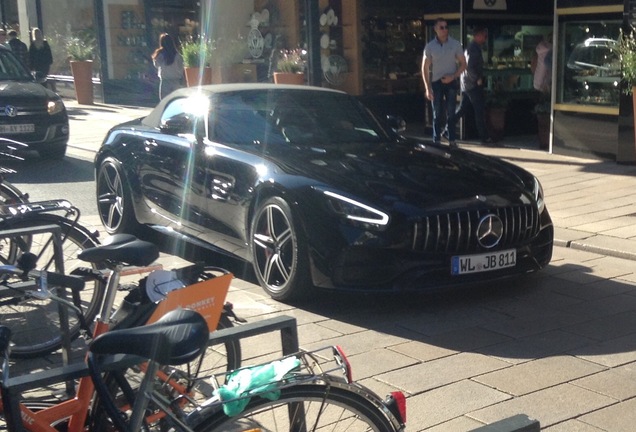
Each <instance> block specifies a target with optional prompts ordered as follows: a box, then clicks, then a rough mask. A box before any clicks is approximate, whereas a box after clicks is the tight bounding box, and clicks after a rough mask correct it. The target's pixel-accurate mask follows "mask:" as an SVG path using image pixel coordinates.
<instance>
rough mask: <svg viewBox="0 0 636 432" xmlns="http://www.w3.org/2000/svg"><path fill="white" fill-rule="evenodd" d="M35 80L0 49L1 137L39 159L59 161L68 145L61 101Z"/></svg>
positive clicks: (4, 50) (66, 118)
mask: <svg viewBox="0 0 636 432" xmlns="http://www.w3.org/2000/svg"><path fill="white" fill-rule="evenodd" d="M42 79H44V77H38V79H36V78H34V77H33V76H32V75H31V74H30V73H29V71H28V70H27V69H26V67H25V66H24V65H23V64H22V63H21V62H20V61H19V60H18V58H17V57H16V56H15V55H14V54H13V53H12V52H11V50H10V49H8V48H6V47H5V46H3V45H0V137H4V138H10V139H12V140H15V141H20V142H23V143H25V144H28V145H29V149H31V150H37V151H38V152H39V153H40V156H41V157H46V158H52V159H61V158H63V157H64V154H65V153H66V145H67V143H68V134H69V128H68V115H67V114H66V107H65V106H64V102H62V98H60V97H59V96H58V95H57V94H55V93H54V92H52V91H51V90H49V89H47V88H46V87H44V86H43V85H42V84H41V83H40V82H39V81H41V80H42Z"/></svg>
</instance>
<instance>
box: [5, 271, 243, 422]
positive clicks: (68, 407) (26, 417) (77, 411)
mask: <svg viewBox="0 0 636 432" xmlns="http://www.w3.org/2000/svg"><path fill="white" fill-rule="evenodd" d="M123 268H124V266H123V265H122V264H117V265H115V267H114V269H113V271H112V273H111V274H110V276H109V278H108V282H107V284H106V292H105V295H104V299H103V302H102V306H101V308H100V311H99V313H98V315H97V318H96V321H95V327H94V331H93V337H97V336H99V335H100V334H102V333H105V332H107V331H108V330H109V328H110V326H111V324H112V323H111V311H112V309H113V305H114V302H115V296H116V294H117V291H118V290H117V288H118V286H119V281H120V276H121V274H122V269H123ZM232 277H233V276H232V274H231V273H227V274H225V275H223V276H219V277H216V278H212V279H209V280H206V281H203V282H199V283H196V284H193V285H189V286H187V287H184V288H182V289H179V290H175V291H171V292H170V293H168V295H167V299H166V300H169V302H168V303H167V304H166V306H161V305H162V304H163V302H161V303H159V305H160V306H161V309H162V310H164V311H165V308H166V307H168V310H170V308H177V307H184V308H192V309H195V310H196V309H197V308H198V309H201V307H203V312H204V313H205V314H206V315H207V316H206V322H207V323H208V326H209V328H211V329H216V326H217V325H218V322H219V319H220V316H221V312H222V309H223V304H224V302H225V296H226V294H227V292H228V290H229V287H230V283H231V279H232ZM202 286H207V287H208V288H209V289H211V288H212V287H214V289H215V290H216V297H213V298H212V299H211V300H210V296H209V290H206V289H201V288H202ZM180 291H185V295H184V293H180ZM202 292H205V293H206V295H207V297H208V298H207V299H206V298H205V296H202V295H201V293H202ZM173 293H174V294H173ZM193 294H194V295H195V297H192V295H193ZM164 301H165V300H164ZM158 309H159V308H158ZM2 373H3V385H2V401H1V402H2V403H1V404H0V414H4V415H5V419H6V423H7V429H8V430H9V431H15V430H21V429H22V428H23V429H25V430H27V431H30V432H57V429H56V428H55V427H53V426H51V424H52V423H55V422H59V421H65V420H67V419H68V427H67V429H66V430H67V432H81V431H84V430H85V427H86V420H87V416H88V413H89V410H90V406H91V403H92V400H93V394H94V391H95V387H94V384H93V381H92V379H91V378H90V377H89V376H88V375H83V376H81V377H80V378H79V385H78V387H77V392H76V395H75V396H74V397H73V398H72V399H69V400H66V401H63V402H60V403H59V404H55V405H52V406H50V407H46V408H44V409H41V410H37V411H34V410H31V409H29V408H28V407H27V406H26V405H25V404H23V403H20V404H19V409H20V419H15V418H12V414H11V413H10V411H11V410H7V411H5V409H6V407H5V403H4V400H5V398H6V394H7V391H6V390H7V389H6V388H5V386H4V383H5V382H7V380H8V378H9V376H8V357H7V358H6V359H5V361H4V364H3V371H2ZM67 375H68V373H66V374H64V373H62V374H60V375H59V381H55V382H62V381H66V380H68V379H69V378H70V379H72V378H73V377H69V376H67ZM156 376H157V377H158V378H159V379H161V380H162V381H164V382H165V383H166V384H167V385H170V386H172V387H173V388H174V389H175V390H176V391H177V392H179V393H180V394H183V395H187V391H188V390H187V388H186V387H185V386H183V385H181V384H179V383H178V382H176V381H175V380H174V379H172V378H171V377H170V376H169V375H167V374H165V373H163V372H161V371H158V375H156Z"/></svg>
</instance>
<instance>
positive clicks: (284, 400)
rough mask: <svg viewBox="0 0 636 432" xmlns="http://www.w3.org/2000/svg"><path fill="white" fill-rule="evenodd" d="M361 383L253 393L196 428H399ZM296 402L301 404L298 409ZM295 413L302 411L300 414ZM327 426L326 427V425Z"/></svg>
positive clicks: (379, 431)
mask: <svg viewBox="0 0 636 432" xmlns="http://www.w3.org/2000/svg"><path fill="white" fill-rule="evenodd" d="M360 389H361V387H358V386H356V385H355V384H345V383H322V382H321V383H311V384H298V385H293V386H290V387H286V388H282V389H281V391H280V392H281V393H280V397H279V398H278V399H277V400H269V399H265V398H262V397H253V398H252V400H251V401H250V402H249V403H248V405H247V407H246V408H245V409H244V410H243V411H242V412H241V413H240V414H238V415H236V416H233V417H229V416H227V415H225V414H224V413H223V411H222V410H220V411H217V412H215V413H214V414H213V415H210V416H208V417H206V418H204V419H202V421H201V422H200V424H199V425H197V426H196V427H195V428H194V430H195V431H196V432H212V431H224V432H232V431H245V430H258V431H263V432H265V431H279V432H282V431H291V430H306V431H316V430H334V431H345V430H355V431H375V432H390V431H399V430H400V425H399V424H398V422H397V420H395V419H394V418H391V417H390V416H391V414H388V413H387V412H386V410H384V409H383V407H382V406H381V405H380V404H378V403H377V401H374V398H372V397H371V396H368V395H367V394H365V393H364V392H363V391H360ZM299 404H302V408H304V409H301V410H299V409H297V408H298V407H299V406H301V405H299ZM298 413H304V415H303V416H302V418H301V415H298ZM327 426H328V427H327Z"/></svg>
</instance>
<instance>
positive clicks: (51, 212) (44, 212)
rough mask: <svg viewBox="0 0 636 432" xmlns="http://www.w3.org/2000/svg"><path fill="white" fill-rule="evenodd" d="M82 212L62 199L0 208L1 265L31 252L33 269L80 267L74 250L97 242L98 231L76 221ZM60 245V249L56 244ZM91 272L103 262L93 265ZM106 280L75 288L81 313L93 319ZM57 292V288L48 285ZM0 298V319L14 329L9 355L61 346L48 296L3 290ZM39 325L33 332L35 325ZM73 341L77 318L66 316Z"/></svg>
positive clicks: (41, 352) (30, 354) (38, 352)
mask: <svg viewBox="0 0 636 432" xmlns="http://www.w3.org/2000/svg"><path fill="white" fill-rule="evenodd" d="M79 217H80V211H79V209H78V208H76V207H75V206H73V205H72V204H71V203H70V202H69V201H66V200H49V201H40V202H34V203H19V204H12V205H2V206H0V263H2V264H15V263H16V262H17V259H18V257H20V256H21V255H23V254H24V253H26V252H30V253H33V254H35V256H36V259H35V261H36V262H35V267H36V268H37V269H40V270H55V271H56V272H60V273H70V272H72V271H73V270H74V269H75V268H77V267H79V266H81V265H83V264H82V263H81V262H80V261H78V260H77V253H78V252H79V251H81V250H83V249H86V248H92V247H95V246H97V245H99V240H98V232H97V231H94V232H92V231H90V230H89V229H88V228H85V227H84V226H82V225H81V224H80V223H79ZM58 246H59V247H58ZM91 266H92V267H93V269H95V270H99V269H104V268H105V267H104V265H103V264H102V263H92V264H91ZM103 287H104V281H103V280H97V279H96V280H93V281H90V282H88V283H87V284H86V286H85V288H84V289H83V290H82V291H73V296H74V301H75V304H76V305H77V306H79V307H81V308H82V310H83V316H84V317H85V318H86V320H87V321H88V322H92V321H93V319H94V317H95V315H96V313H97V310H98V307H99V304H100V302H101V293H102V292H103ZM51 290H52V291H56V289H55V287H51ZM4 292H5V295H4V296H2V298H0V320H1V322H2V323H3V324H4V325H7V326H9V327H10V328H11V330H12V332H13V335H14V336H13V343H14V347H13V348H12V355H13V356H14V357H15V358H30V357H37V356H42V355H45V354H48V353H50V352H53V351H55V350H57V349H59V348H60V347H61V346H62V343H63V338H62V335H61V334H60V332H59V328H60V321H59V310H58V306H57V304H56V302H55V301H53V300H51V299H50V298H34V297H30V296H25V295H23V293H21V292H19V291H14V292H13V293H11V292H9V291H7V290H5V291H4ZM37 322H39V323H41V324H42V325H41V326H39V327H37V328H38V331H33V328H34V326H33V324H34V323H37ZM69 326H70V328H69V335H70V337H71V339H75V338H77V336H79V334H80V329H81V326H80V321H79V319H78V318H76V317H75V316H71V317H70V322H69Z"/></svg>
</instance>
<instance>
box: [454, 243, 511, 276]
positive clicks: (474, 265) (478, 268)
mask: <svg viewBox="0 0 636 432" xmlns="http://www.w3.org/2000/svg"><path fill="white" fill-rule="evenodd" d="M516 264H517V251H516V250H515V249H507V250H502V251H497V252H491V253H485V254H476V255H457V256H454V257H452V258H451V274H452V275H461V274H468V273H480V272H487V271H492V270H499V269H502V268H508V267H514V266H515V265H516Z"/></svg>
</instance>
